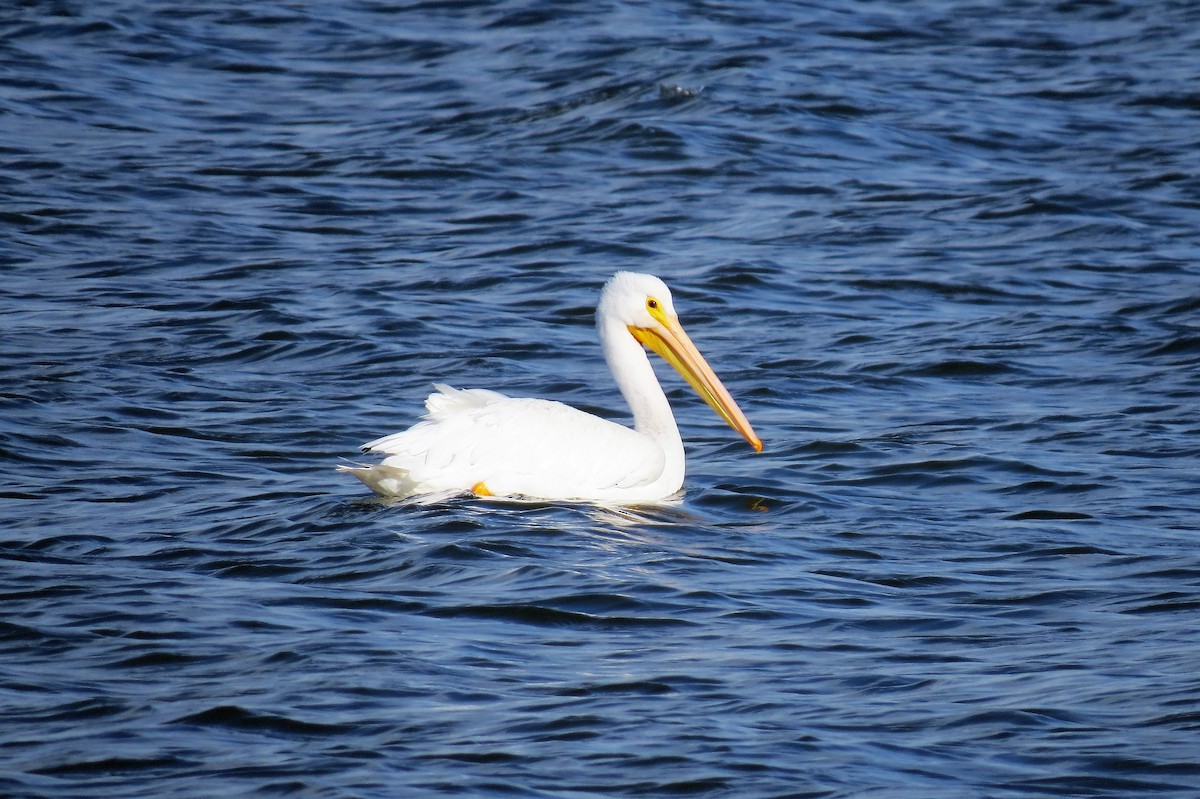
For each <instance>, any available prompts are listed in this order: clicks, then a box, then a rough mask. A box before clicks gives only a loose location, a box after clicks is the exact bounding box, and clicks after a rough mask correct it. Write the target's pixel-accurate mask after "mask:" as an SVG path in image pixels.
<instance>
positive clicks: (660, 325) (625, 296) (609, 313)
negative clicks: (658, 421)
mask: <svg viewBox="0 0 1200 799" xmlns="http://www.w3.org/2000/svg"><path fill="white" fill-rule="evenodd" d="M606 320H616V321H618V322H620V323H622V324H623V325H624V326H625V328H626V329H628V331H629V333H630V335H632V336H633V337H634V338H635V339H636V340H637V341H638V342H640V343H641V344H642V345H643V346H645V347H646V348H647V349H649V350H651V351H653V352H655V353H657V354H658V355H660V356H662V357H663V358H664V359H665V360H666V361H667V363H669V364H671V366H673V367H675V370H676V371H678V372H679V374H680V375H682V376H683V378H684V379H685V380H687V381H688V383H689V384H690V385H691V386H692V388H693V389H695V390H696V393H697V394H699V395H700V396H701V397H702V398H703V399H704V401H705V402H707V403H708V405H709V407H711V408H712V409H713V410H714V411H716V412H717V415H718V416H720V417H721V418H722V419H724V420H725V422H726V423H727V424H728V425H729V426H730V427H732V428H733V429H734V430H736V431H737V432H738V433H740V434H741V436H742V437H743V438H744V439H746V441H748V442H749V443H750V446H752V447H754V449H755V451H757V452H762V441H761V440H759V438H758V436H757V435H755V433H754V429H753V428H752V427H751V426H750V422H749V421H747V419H746V416H745V414H743V413H742V410H741V408H739V407H738V406H737V403H736V402H734V401H733V397H731V396H730V394H729V392H728V391H727V390H726V389H725V386H724V385H722V383H721V381H720V380H719V379H718V378H717V375H716V373H714V372H713V370H712V367H710V366H709V365H708V362H707V361H706V360H704V356H703V355H701V354H700V351H699V350H698V349H696V345H695V344H693V343H692V340H691V339H690V338H689V337H688V335H687V333H685V332H684V330H683V326H682V325H680V323H679V316H678V315H677V314H676V313H675V303H674V302H673V301H672V299H671V290H670V289H668V288H667V284H666V283H663V282H662V281H661V280H659V279H658V278H657V277H654V276H653V275H643V274H638V273H636V272H617V273H616V274H615V275H613V276H612V278H611V279H609V281H608V283H607V284H605V286H604V291H603V292H602V293H601V295H600V304H599V306H598V307H597V308H596V323H597V325H602V324H603V323H604V322H605V321H606Z"/></svg>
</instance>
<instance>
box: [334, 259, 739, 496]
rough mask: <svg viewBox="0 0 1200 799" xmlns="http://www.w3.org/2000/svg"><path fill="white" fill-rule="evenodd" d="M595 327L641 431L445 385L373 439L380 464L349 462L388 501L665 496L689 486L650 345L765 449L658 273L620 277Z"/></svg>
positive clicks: (603, 298) (371, 448) (566, 409)
mask: <svg viewBox="0 0 1200 799" xmlns="http://www.w3.org/2000/svg"><path fill="white" fill-rule="evenodd" d="M596 330H597V332H598V333H599V336H600V344H601V346H602V347H603V349H604V357H605V360H607V362H608V367H609V369H610V370H611V371H612V374H613V377H614V378H615V380H616V382H617V386H618V387H619V388H620V389H621V394H622V395H624V397H625V401H626V402H628V403H629V407H630V409H631V410H632V411H633V428H632V429H630V428H628V427H624V426H622V425H619V424H617V423H616V422H611V421H609V420H607V419H601V418H599V417H597V416H593V415H591V414H589V413H584V412H583V411H580V410H578V409H576V408H572V407H571V406H569V405H564V404H563V403H561V402H553V401H550V400H542V399H518V398H514V397H507V396H505V395H503V394H499V393H497V392H495V391H488V390H485V389H455V388H451V387H450V386H447V385H441V384H437V385H435V388H436V389H437V390H436V392H435V393H433V394H431V395H430V396H429V398H428V399H427V400H426V401H425V408H426V409H427V411H428V413H427V414H426V415H425V417H424V418H423V419H422V420H421V421H420V422H418V423H417V424H415V425H413V426H412V427H410V428H409V429H408V430H404V431H402V432H399V433H393V434H391V435H387V436H384V437H382V438H378V439H375V440H374V441H371V442H368V443H367V444H364V445H363V450H364V451H367V452H377V453H382V454H383V455H384V456H385V457H384V458H383V460H382V461H381V462H380V463H378V464H376V465H374V466H361V467H357V466H356V467H351V466H339V467H338V468H339V469H340V470H341V471H345V472H349V473H350V474H353V475H354V476H355V477H357V478H358V479H359V480H361V481H362V482H363V483H365V484H366V485H367V486H368V487H370V488H371V490H373V491H375V492H376V493H377V494H380V495H382V496H387V497H410V496H416V495H422V494H466V493H473V494H475V495H477V496H494V497H506V498H528V499H549V500H585V501H595V502H605V503H618V504H620V503H633V502H653V501H657V500H662V499H666V498H667V497H670V496H671V495H673V494H675V493H677V492H678V491H679V489H680V488H681V487H682V486H683V475H684V454H683V441H682V439H680V437H679V428H678V427H677V426H676V424H675V417H674V415H673V414H672V413H671V406H670V404H669V403H668V402H667V397H666V394H664V393H663V390H662V386H660V385H659V382H658V378H657V377H655V374H654V369H653V367H651V365H650V359H649V358H648V357H647V355H646V350H647V349H649V350H651V351H653V352H655V353H657V354H658V355H661V356H662V357H663V358H664V359H665V360H666V361H667V362H668V363H670V364H671V365H672V366H673V367H675V369H677V370H678V371H679V373H680V374H681V375H682V376H683V377H684V378H685V379H686V380H687V381H688V383H690V384H691V386H692V388H694V389H695V390H696V392H697V393H698V394H700V396H701V397H702V398H703V399H704V401H705V402H707V403H708V404H709V405H710V406H711V407H712V408H713V410H715V411H716V412H717V414H718V415H720V416H721V418H722V419H724V420H725V421H726V422H727V423H728V424H729V425H730V426H731V427H732V428H733V429H734V430H736V431H737V432H738V433H740V434H741V435H742V437H743V438H745V439H746V441H748V442H749V443H750V445H751V446H752V447H754V449H755V450H756V451H759V452H761V451H762V442H761V441H760V440H759V438H758V436H757V435H755V433H754V430H753V429H752V428H751V427H750V423H749V422H748V421H747V420H746V417H745V415H743V413H742V411H741V409H740V408H738V406H737V403H735V402H734V400H733V397H731V396H730V395H729V392H728V391H726V389H725V386H723V385H722V384H721V381H720V380H719V379H717V376H716V374H714V373H713V370H712V368H711V367H709V365H708V363H707V362H706V361H705V360H704V357H703V356H702V355H701V354H700V352H699V350H697V349H696V346H695V345H694V344H693V343H692V341H691V339H690V338H688V335H687V334H686V333H685V332H684V330H683V327H682V326H681V325H680V324H679V317H678V316H677V315H676V313H675V307H674V304H673V302H672V300H671V292H670V290H668V289H667V286H666V284H665V283H663V282H662V281H661V280H659V279H658V278H657V277H653V276H652V275H642V274H637V273H634V272H618V273H617V274H615V275H614V276H613V277H612V278H611V279H610V280H609V281H608V283H606V284H605V286H604V290H603V291H602V292H601V294H600V304H599V306H598V307H597V308H596Z"/></svg>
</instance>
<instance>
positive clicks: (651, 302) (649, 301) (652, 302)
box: [646, 297, 658, 311]
mask: <svg viewBox="0 0 1200 799" xmlns="http://www.w3.org/2000/svg"><path fill="white" fill-rule="evenodd" d="M646 307H647V308H649V309H650V310H651V311H657V310H658V300H656V299H654V298H653V297H647V298H646Z"/></svg>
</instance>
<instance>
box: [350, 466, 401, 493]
mask: <svg viewBox="0 0 1200 799" xmlns="http://www.w3.org/2000/svg"><path fill="white" fill-rule="evenodd" d="M337 470H338V471H339V472H346V473H348V474H352V475H354V476H355V477H357V478H358V479H359V480H361V481H362V482H363V484H364V485H366V487H367V488H369V489H371V490H372V491H374V492H375V493H376V494H378V495H379V496H381V497H399V498H404V497H411V496H412V495H413V494H415V493H416V488H417V483H416V482H415V481H414V480H413V479H412V478H411V476H410V475H409V472H408V470H407V469H399V468H397V467H395V466H384V465H383V464H376V465H374V466H338V467H337Z"/></svg>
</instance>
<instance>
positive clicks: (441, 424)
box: [364, 385, 665, 499]
mask: <svg viewBox="0 0 1200 799" xmlns="http://www.w3.org/2000/svg"><path fill="white" fill-rule="evenodd" d="M437 389H438V391H437V393H435V394H432V395H430V397H429V399H428V400H427V401H426V403H425V405H426V407H427V408H428V410H429V413H428V414H427V415H426V417H425V418H424V419H423V420H422V421H421V422H420V423H418V424H416V425H414V426H413V427H411V428H409V429H408V430H405V431H403V432H401V433H395V434H393V435H389V436H384V437H383V438H380V439H376V440H375V441H372V442H370V443H369V444H367V445H366V446H365V447H364V449H368V450H370V451H373V452H382V453H385V454H386V455H387V456H388V457H386V458H384V460H383V462H382V463H381V464H380V465H379V467H376V468H380V467H382V468H383V469H384V470H385V472H391V473H392V474H401V473H403V474H404V475H405V477H406V479H405V481H404V482H405V483H406V488H405V493H421V492H426V491H467V490H471V489H472V487H474V486H477V485H479V484H481V483H482V484H483V485H484V486H485V487H486V489H487V491H489V492H491V493H492V494H495V495H498V496H517V495H524V496H535V497H541V498H562V499H574V498H596V497H600V496H603V495H604V494H605V493H606V492H608V491H612V492H614V493H616V492H620V491H622V490H627V489H629V488H634V487H637V486H641V485H645V484H647V483H650V482H653V481H654V480H655V479H656V478H658V476H659V475H660V474H661V473H662V471H663V467H664V463H665V455H664V453H663V450H662V447H661V446H659V445H658V444H656V443H655V442H654V441H653V440H651V439H650V438H649V437H647V436H644V435H642V434H641V433H638V432H636V431H633V430H630V429H628V428H626V427H622V426H621V425H619V424H616V423H614V422H610V421H608V420H606V419H601V418H599V417H597V416H593V415H591V414H588V413H584V412H583V411H580V410H577V409H575V408H572V407H570V406H568V405H564V404H562V403H560V402H551V401H548V400H538V399H513V398H510V397H506V396H504V395H503V394H498V393H496V392H494V391H486V390H483V389H467V390H460V389H454V388H450V387H449V386H444V385H439V386H437Z"/></svg>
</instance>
